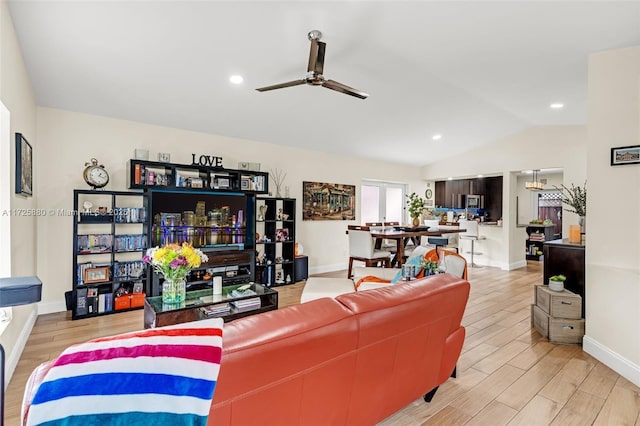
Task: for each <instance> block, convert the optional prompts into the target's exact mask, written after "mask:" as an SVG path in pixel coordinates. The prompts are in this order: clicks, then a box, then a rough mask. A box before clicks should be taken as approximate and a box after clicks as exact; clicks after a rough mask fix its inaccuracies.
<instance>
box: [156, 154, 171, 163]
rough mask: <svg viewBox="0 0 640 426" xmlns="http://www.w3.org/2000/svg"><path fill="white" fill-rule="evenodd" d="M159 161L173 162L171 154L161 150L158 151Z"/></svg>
mask: <svg viewBox="0 0 640 426" xmlns="http://www.w3.org/2000/svg"><path fill="white" fill-rule="evenodd" d="M158 161H159V162H161V163H169V162H171V154H169V153H168V152H159V153H158Z"/></svg>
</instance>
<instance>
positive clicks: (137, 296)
mask: <svg viewBox="0 0 640 426" xmlns="http://www.w3.org/2000/svg"><path fill="white" fill-rule="evenodd" d="M144 297H145V294H144V293H134V294H132V295H131V307H132V308H139V307H141V306H144Z"/></svg>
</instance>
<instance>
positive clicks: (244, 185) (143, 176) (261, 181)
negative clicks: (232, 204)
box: [127, 159, 269, 194]
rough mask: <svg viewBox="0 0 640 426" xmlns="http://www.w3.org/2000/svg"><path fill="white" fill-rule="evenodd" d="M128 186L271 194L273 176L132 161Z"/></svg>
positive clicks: (129, 165) (223, 169)
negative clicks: (270, 184) (270, 187)
mask: <svg viewBox="0 0 640 426" xmlns="http://www.w3.org/2000/svg"><path fill="white" fill-rule="evenodd" d="M127 184H128V187H129V188H130V189H148V188H167V189H180V190H196V191H203V190H204V191H222V192H224V191H236V192H238V191H241V192H244V193H253V194H267V193H268V192H269V173H267V172H258V171H249V170H236V169H225V168H224V167H210V166H201V165H195V164H175V163H160V162H157V161H146V160H134V159H131V160H129V163H128V171H127Z"/></svg>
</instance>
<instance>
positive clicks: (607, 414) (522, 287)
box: [5, 262, 640, 426]
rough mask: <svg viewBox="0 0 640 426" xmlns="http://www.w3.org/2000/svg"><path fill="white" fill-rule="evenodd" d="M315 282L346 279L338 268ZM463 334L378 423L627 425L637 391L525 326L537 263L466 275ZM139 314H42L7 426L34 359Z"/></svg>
mask: <svg viewBox="0 0 640 426" xmlns="http://www.w3.org/2000/svg"><path fill="white" fill-rule="evenodd" d="M321 276H340V277H342V276H346V272H345V271H340V272H336V273H331V274H322V275H321ZM469 281H470V282H471V297H470V300H469V304H468V306H467V309H466V311H465V316H464V319H463V323H464V325H465V327H466V329H467V338H466V341H465V345H464V348H463V352H462V355H461V357H460V360H459V362H458V375H457V378H455V379H450V380H449V381H447V382H446V383H445V384H444V385H442V386H441V387H440V389H439V390H438V392H437V394H436V396H435V398H434V399H433V401H432V402H431V403H430V404H426V403H425V402H424V401H423V400H422V399H418V400H416V401H414V402H412V403H411V404H409V405H407V406H406V407H405V408H403V409H402V410H400V411H398V412H397V413H395V414H394V415H392V416H391V417H389V418H388V419H386V420H385V421H383V422H382V423H381V425H384V426H389V425H394V426H396V425H400V426H404V425H411V426H414V425H447V426H450V425H467V426H471V425H490V426H497V425H562V426H564V425H591V424H593V425H616V426H618V425H635V426H640V389H639V388H638V387H636V386H634V385H633V384H631V383H630V382H628V381H627V380H625V379H624V378H622V377H620V376H619V375H618V374H616V373H615V372H614V371H612V370H611V369H609V368H608V367H606V366H605V365H603V364H601V363H600V362H598V361H596V360H595V359H594V358H592V357H590V356H589V355H587V354H586V353H584V352H583V351H582V348H581V347H580V346H579V345H558V344H552V343H549V342H548V341H547V340H546V339H544V338H542V337H541V336H540V335H539V334H538V333H537V332H535V331H532V330H531V325H530V304H531V303H533V286H534V285H535V284H539V283H541V282H542V270H541V264H540V263H538V262H530V263H529V265H528V266H527V267H526V268H522V269H519V270H515V271H501V270H499V269H495V268H474V269H471V270H470V272H469ZM303 285H304V284H303V283H297V284H294V285H291V286H286V287H279V288H277V290H278V291H279V292H280V294H279V301H280V307H284V306H288V305H292V304H297V303H299V300H300V293H301V291H302V288H303ZM142 324H143V321H142V311H134V312H126V313H120V314H117V315H108V316H103V317H98V318H91V319H84V320H78V321H71V320H70V316H69V314H68V313H56V314H49V315H42V316H40V317H39V318H38V320H37V322H36V325H35V327H34V329H33V332H32V333H31V336H30V338H29V340H28V342H27V345H26V348H25V351H24V353H23V355H22V358H21V359H20V362H19V364H18V367H17V369H16V372H15V373H14V376H13V378H12V380H11V383H10V384H9V388H8V390H7V395H6V405H7V406H6V422H5V424H6V425H7V426H13V425H19V417H20V404H21V400H22V394H23V390H24V385H25V383H26V380H27V378H28V376H29V374H30V373H31V371H32V370H33V368H34V367H35V366H36V365H38V364H39V363H41V362H43V361H46V360H48V359H51V358H54V357H56V356H57V355H58V354H59V353H60V352H61V351H62V350H63V349H65V348H66V347H67V346H69V345H71V344H73V343H76V342H82V341H85V340H88V339H90V338H94V337H99V336H106V335H111V334H117V333H123V332H126V331H132V330H137V329H140V328H142Z"/></svg>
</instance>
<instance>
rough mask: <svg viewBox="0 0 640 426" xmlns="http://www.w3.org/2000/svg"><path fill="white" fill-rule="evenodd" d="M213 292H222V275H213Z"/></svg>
mask: <svg viewBox="0 0 640 426" xmlns="http://www.w3.org/2000/svg"><path fill="white" fill-rule="evenodd" d="M213 294H222V277H213Z"/></svg>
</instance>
